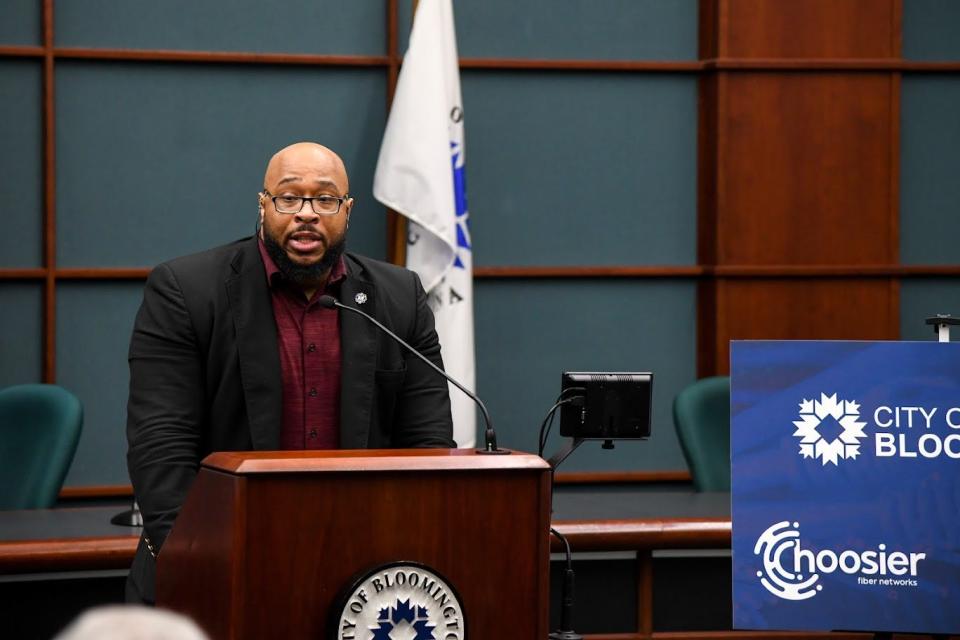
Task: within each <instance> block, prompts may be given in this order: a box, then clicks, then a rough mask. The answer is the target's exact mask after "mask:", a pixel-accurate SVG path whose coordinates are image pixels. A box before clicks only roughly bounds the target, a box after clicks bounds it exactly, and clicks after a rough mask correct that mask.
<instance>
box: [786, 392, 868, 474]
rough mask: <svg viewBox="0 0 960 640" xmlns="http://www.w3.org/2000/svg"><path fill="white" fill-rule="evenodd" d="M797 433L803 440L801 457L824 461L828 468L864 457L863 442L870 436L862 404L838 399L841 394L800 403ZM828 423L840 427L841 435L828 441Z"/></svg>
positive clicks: (822, 396) (821, 395)
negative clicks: (865, 430) (862, 416)
mask: <svg viewBox="0 0 960 640" xmlns="http://www.w3.org/2000/svg"><path fill="white" fill-rule="evenodd" d="M793 424H794V425H795V426H796V427H797V430H796V431H795V432H794V433H793V435H795V436H797V437H798V438H800V455H802V456H803V457H804V458H820V461H821V462H822V463H823V465H824V466H826V465H827V463H828V462H832V463H833V465H834V466H836V465H837V464H838V462H839V461H840V459H841V458H843V459H854V458H856V457H857V456H858V455H860V440H863V439H864V438H866V437H867V434H865V433H864V432H863V428H864V427H865V426H867V423H866V422H861V421H860V405H859V404H857V403H856V402H850V401H847V400H837V394H833V395H832V396H827V394H825V393H821V394H820V399H819V400H804V401H803V402H801V403H800V419H799V420H795V421H794V423H793ZM828 424H832V425H833V426H834V428H835V429H837V428H839V435H838V436H837V437H836V438H833V439H832V440H827V438H826V437H824V436H825V435H827V436H829V435H830V434H829V433H826V434H825V433H822V431H826V430H827V429H826V428H825V427H826V426H827V425H828Z"/></svg>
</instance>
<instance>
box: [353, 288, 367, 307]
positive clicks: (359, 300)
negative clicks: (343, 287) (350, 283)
mask: <svg viewBox="0 0 960 640" xmlns="http://www.w3.org/2000/svg"><path fill="white" fill-rule="evenodd" d="M353 299H354V301H355V302H356V303H357V304H363V303H364V302H366V301H367V294H365V293H363V292H362V291H361V292H360V293H358V294H357V295H355V296H353Z"/></svg>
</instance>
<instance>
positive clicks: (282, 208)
mask: <svg viewBox="0 0 960 640" xmlns="http://www.w3.org/2000/svg"><path fill="white" fill-rule="evenodd" d="M263 195H265V196H267V197H268V198H270V199H271V200H272V201H273V206H274V208H275V209H276V210H277V213H300V212H301V211H303V203H304V201H309V202H310V208H311V209H313V212H314V213H316V214H317V215H320V216H333V215H336V214H338V213H340V205H342V204H343V203H344V202H346V201H347V200H349V199H350V194H347V195H345V196H343V197H342V198H340V197H337V196H329V195H322V196H314V197H312V198H307V197H304V196H290V195H282V196H275V195H273V194H271V193H270V192H269V191H267V190H266V189H264V190H263Z"/></svg>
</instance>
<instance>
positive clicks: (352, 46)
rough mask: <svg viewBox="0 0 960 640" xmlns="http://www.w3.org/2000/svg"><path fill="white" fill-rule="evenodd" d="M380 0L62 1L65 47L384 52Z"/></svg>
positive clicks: (60, 37)
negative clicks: (305, 0) (226, 0)
mask: <svg viewBox="0 0 960 640" xmlns="http://www.w3.org/2000/svg"><path fill="white" fill-rule="evenodd" d="M384 4H385V3H384V2H383V0H350V1H349V2H338V1H337V0H310V1H309V2H304V1H303V0H271V1H270V2H262V1H260V0H231V1H230V2H228V3H224V2H195V1H194V0H163V1H162V2H156V1H154V0H58V1H57V3H56V11H55V12H54V17H55V18H56V26H55V31H54V34H55V37H56V42H57V45H58V46H61V47H106V48H130V49H187V50H198V51H259V52H282V53H309V54H356V55H382V54H383V53H385V42H386V20H387V18H386V15H387V14H386V9H385V8H384Z"/></svg>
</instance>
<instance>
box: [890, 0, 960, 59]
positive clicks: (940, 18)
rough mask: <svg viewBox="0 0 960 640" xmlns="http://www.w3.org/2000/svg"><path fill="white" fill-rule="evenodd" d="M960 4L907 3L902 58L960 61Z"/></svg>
mask: <svg viewBox="0 0 960 640" xmlns="http://www.w3.org/2000/svg"><path fill="white" fill-rule="evenodd" d="M958 31H960V2H957V0H904V3H903V57H904V58H908V59H911V60H960V37H958Z"/></svg>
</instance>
